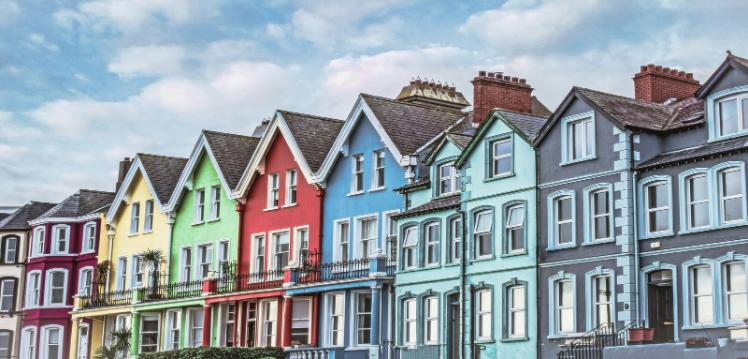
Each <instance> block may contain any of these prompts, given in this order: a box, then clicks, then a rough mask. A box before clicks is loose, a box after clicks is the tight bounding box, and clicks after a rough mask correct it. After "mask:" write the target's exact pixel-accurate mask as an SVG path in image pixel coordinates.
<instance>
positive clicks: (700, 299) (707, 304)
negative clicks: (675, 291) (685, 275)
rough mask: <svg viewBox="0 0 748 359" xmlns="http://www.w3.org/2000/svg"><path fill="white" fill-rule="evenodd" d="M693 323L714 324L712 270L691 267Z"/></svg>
mask: <svg viewBox="0 0 748 359" xmlns="http://www.w3.org/2000/svg"><path fill="white" fill-rule="evenodd" d="M690 276H691V288H690V291H691V318H692V319H691V321H692V323H693V324H712V323H714V297H713V293H714V291H713V286H712V268H711V267H710V266H695V267H691V270H690Z"/></svg>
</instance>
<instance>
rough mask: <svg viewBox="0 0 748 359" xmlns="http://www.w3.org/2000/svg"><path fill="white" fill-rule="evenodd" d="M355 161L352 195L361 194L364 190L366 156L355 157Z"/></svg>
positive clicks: (353, 157) (353, 158)
mask: <svg viewBox="0 0 748 359" xmlns="http://www.w3.org/2000/svg"><path fill="white" fill-rule="evenodd" d="M351 160H352V161H353V164H352V166H353V182H352V183H351V193H359V192H363V190H364V155H354V156H352V157H351Z"/></svg>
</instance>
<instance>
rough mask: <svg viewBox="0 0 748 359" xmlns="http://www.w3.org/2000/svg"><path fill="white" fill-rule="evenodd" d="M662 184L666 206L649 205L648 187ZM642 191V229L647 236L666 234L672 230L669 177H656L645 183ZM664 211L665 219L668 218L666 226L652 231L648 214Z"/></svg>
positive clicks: (671, 202) (671, 195) (671, 198)
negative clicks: (665, 213)
mask: <svg viewBox="0 0 748 359" xmlns="http://www.w3.org/2000/svg"><path fill="white" fill-rule="evenodd" d="M658 186H663V187H665V189H666V190H667V200H668V203H667V206H661V207H649V202H650V201H649V196H650V194H649V189H650V188H652V187H658ZM642 192H643V194H644V216H645V217H644V230H645V234H646V236H647V237H652V236H658V235H666V234H668V233H672V232H673V194H672V186H671V184H670V180H669V179H656V180H653V181H652V182H648V183H645V184H644V186H643V189H642ZM661 211H666V212H667V220H668V228H667V229H664V230H661V231H653V230H652V227H651V226H652V223H651V222H650V215H651V214H653V213H657V212H661Z"/></svg>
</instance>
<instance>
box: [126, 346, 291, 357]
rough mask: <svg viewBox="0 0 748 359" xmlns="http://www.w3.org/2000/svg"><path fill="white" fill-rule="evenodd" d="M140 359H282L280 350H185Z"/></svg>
mask: <svg viewBox="0 0 748 359" xmlns="http://www.w3.org/2000/svg"><path fill="white" fill-rule="evenodd" d="M139 358H140V359H283V349H282V348H185V349H179V350H171V351H168V352H158V353H143V354H140V356H139Z"/></svg>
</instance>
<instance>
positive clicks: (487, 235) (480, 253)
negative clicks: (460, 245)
mask: <svg viewBox="0 0 748 359" xmlns="http://www.w3.org/2000/svg"><path fill="white" fill-rule="evenodd" d="M492 227H493V220H492V218H491V211H490V210H483V211H480V212H478V213H476V214H475V229H474V231H473V238H474V243H475V258H484V257H488V256H491V253H492V248H491V244H492V243H491V237H492V231H491V229H492Z"/></svg>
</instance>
